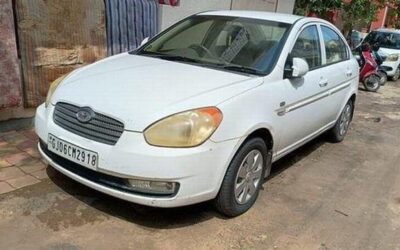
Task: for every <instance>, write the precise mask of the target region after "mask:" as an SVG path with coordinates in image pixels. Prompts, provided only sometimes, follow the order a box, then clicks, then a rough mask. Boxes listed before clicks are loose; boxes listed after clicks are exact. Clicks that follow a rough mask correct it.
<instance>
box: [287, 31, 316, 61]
mask: <svg viewBox="0 0 400 250" xmlns="http://www.w3.org/2000/svg"><path fill="white" fill-rule="evenodd" d="M291 54H292V56H293V57H300V58H303V59H304V60H306V61H307V63H308V66H309V67H310V69H313V68H316V67H318V66H320V65H321V48H320V43H319V36H318V30H317V26H315V25H312V26H309V27H307V28H305V29H304V30H303V31H302V32H301V33H300V35H299V37H298V38H297V41H296V43H295V44H294V47H293V49H292V52H291Z"/></svg>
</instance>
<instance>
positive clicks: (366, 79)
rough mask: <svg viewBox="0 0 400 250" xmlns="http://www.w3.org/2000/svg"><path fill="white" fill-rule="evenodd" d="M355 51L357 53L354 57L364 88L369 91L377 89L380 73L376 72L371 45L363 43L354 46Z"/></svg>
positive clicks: (376, 66) (376, 65) (376, 67)
mask: <svg viewBox="0 0 400 250" xmlns="http://www.w3.org/2000/svg"><path fill="white" fill-rule="evenodd" d="M355 51H356V52H357V53H358V55H357V56H356V58H357V61H358V64H359V65H360V80H361V82H362V83H363V84H364V87H365V89H366V90H368V91H371V92H376V91H378V89H379V87H380V86H381V84H380V82H381V75H380V74H379V72H378V64H377V63H376V61H375V59H374V57H373V55H372V50H371V46H370V45H369V44H368V43H364V44H361V45H360V46H358V47H357V48H355Z"/></svg>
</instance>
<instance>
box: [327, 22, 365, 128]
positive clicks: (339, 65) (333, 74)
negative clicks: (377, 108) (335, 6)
mask: <svg viewBox="0 0 400 250" xmlns="http://www.w3.org/2000/svg"><path fill="white" fill-rule="evenodd" d="M319 27H320V32H321V37H322V41H323V43H322V48H323V54H324V57H325V60H324V65H323V67H322V68H321V70H322V72H323V75H324V77H325V78H326V79H327V83H326V85H325V86H320V87H321V90H327V91H329V97H328V98H327V100H328V101H329V105H327V106H326V107H325V112H326V113H327V114H328V115H329V117H328V122H329V123H333V122H335V120H336V118H337V115H338V113H339V112H340V109H341V107H342V105H343V104H344V102H345V101H346V100H345V99H346V98H348V96H347V93H348V91H346V89H347V90H348V89H349V88H350V85H351V83H352V81H357V74H358V72H357V71H358V66H357V65H356V64H355V63H354V62H352V60H350V51H349V49H348V46H347V45H346V42H345V40H344V39H343V38H342V36H341V35H339V33H338V32H337V31H335V30H334V29H333V28H331V27H328V26H327V25H324V24H321V25H320V26H319Z"/></svg>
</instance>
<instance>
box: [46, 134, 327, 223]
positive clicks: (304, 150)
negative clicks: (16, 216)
mask: <svg viewBox="0 0 400 250" xmlns="http://www.w3.org/2000/svg"><path fill="white" fill-rule="evenodd" d="M324 143H327V141H326V139H325V138H324V136H320V137H318V138H316V139H314V140H312V141H311V142H309V143H307V144H306V145H304V146H302V147H301V148H299V149H297V150H295V151H294V152H292V153H290V154H289V155H287V156H285V157H283V158H282V159H280V160H279V161H277V162H275V163H274V164H273V167H272V172H271V175H270V177H268V178H267V179H266V180H265V181H268V180H269V179H273V178H275V177H276V176H277V175H279V174H280V173H282V172H284V171H285V170H286V169H288V168H289V167H291V166H293V165H294V164H295V163H297V162H298V161H300V160H301V159H303V158H305V157H307V156H308V155H309V154H310V153H312V152H313V151H315V150H316V149H318V148H319V147H320V146H322V145H323V144H324ZM47 172H48V175H49V176H50V179H51V181H52V182H53V183H54V184H56V185H57V186H58V187H59V188H61V189H62V190H63V191H64V192H66V193H68V194H69V195H71V196H73V197H74V198H75V199H77V200H79V201H81V202H84V203H86V204H87V205H88V206H89V207H91V208H94V209H96V210H98V211H100V212H102V213H105V214H106V215H109V216H113V217H117V218H120V219H123V220H125V221H128V222H131V223H135V224H138V225H141V226H144V227H148V228H157V229H167V228H180V227H185V226H189V225H193V224H197V223H201V222H203V221H207V220H209V219H212V218H219V219H229V218H228V217H225V216H222V215H221V214H219V213H218V212H216V211H215V209H214V207H213V204H212V202H211V201H209V202H203V203H200V204H195V205H190V206H185V207H179V208H152V207H146V206H142V205H137V204H133V203H130V202H127V201H124V200H120V199H117V198H114V197H111V196H108V195H105V194H103V193H100V192H98V191H95V190H93V189H90V188H88V187H86V186H84V185H82V184H80V183H78V182H75V181H73V180H72V179H70V178H68V177H66V176H64V175H63V174H61V173H59V172H57V171H56V170H54V169H53V168H51V167H50V166H49V167H48V168H47Z"/></svg>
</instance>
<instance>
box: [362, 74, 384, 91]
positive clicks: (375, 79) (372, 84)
mask: <svg viewBox="0 0 400 250" xmlns="http://www.w3.org/2000/svg"><path fill="white" fill-rule="evenodd" d="M363 84H364V87H365V89H366V90H368V91H371V92H376V91H378V89H379V87H380V86H381V85H380V77H379V76H377V75H370V76H368V77H367V78H365V79H364V82H363Z"/></svg>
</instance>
